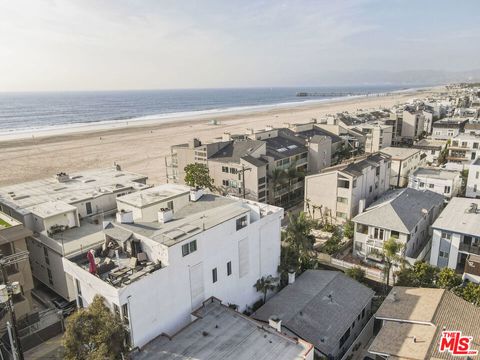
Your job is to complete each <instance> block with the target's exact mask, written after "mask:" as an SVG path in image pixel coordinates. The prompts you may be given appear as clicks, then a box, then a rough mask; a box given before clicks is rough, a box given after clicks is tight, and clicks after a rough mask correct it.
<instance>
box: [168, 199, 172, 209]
mask: <svg viewBox="0 0 480 360" xmlns="http://www.w3.org/2000/svg"><path fill="white" fill-rule="evenodd" d="M167 208H169V209H170V210H173V200H172V201H169V202H167Z"/></svg>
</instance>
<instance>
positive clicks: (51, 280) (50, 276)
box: [47, 269, 53, 285]
mask: <svg viewBox="0 0 480 360" xmlns="http://www.w3.org/2000/svg"><path fill="white" fill-rule="evenodd" d="M47 274H48V282H49V283H50V285H53V276H52V272H51V271H50V269H47Z"/></svg>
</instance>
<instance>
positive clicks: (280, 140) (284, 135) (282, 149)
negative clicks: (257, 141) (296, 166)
mask: <svg viewBox="0 0 480 360" xmlns="http://www.w3.org/2000/svg"><path fill="white" fill-rule="evenodd" d="M293 134H294V133H293V132H292V131H291V130H288V129H280V130H279V131H278V136H276V137H273V138H268V139H265V140H264V141H265V142H266V143H267V155H268V156H271V157H273V158H274V159H275V160H278V159H284V158H286V157H290V156H293V155H297V154H301V153H304V152H306V151H307V148H306V146H305V145H304V139H301V138H298V137H296V136H295V135H293Z"/></svg>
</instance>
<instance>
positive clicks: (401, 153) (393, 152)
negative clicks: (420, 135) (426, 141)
mask: <svg viewBox="0 0 480 360" xmlns="http://www.w3.org/2000/svg"><path fill="white" fill-rule="evenodd" d="M380 152H382V153H384V154H387V155H390V156H391V157H392V159H393V160H405V159H408V158H409V157H411V156H413V155H415V154H416V153H419V152H420V150H419V149H413V148H401V147H393V146H390V147H386V148H383V149H381V150H380Z"/></svg>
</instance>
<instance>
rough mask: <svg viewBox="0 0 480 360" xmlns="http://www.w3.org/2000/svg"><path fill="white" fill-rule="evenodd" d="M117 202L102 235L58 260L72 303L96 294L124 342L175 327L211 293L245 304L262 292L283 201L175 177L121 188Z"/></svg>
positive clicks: (276, 257)
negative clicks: (71, 286)
mask: <svg viewBox="0 0 480 360" xmlns="http://www.w3.org/2000/svg"><path fill="white" fill-rule="evenodd" d="M117 208H118V213H117V214H116V215H115V218H114V219H108V220H105V221H104V226H103V229H101V230H100V231H98V236H99V237H100V238H102V239H103V241H102V242H101V243H99V244H98V245H97V247H95V248H93V249H92V251H90V252H88V253H85V252H84V253H82V254H79V255H78V256H77V257H74V258H64V259H63V263H64V268H65V272H66V273H67V274H69V276H71V277H72V279H74V280H75V281H74V283H75V291H76V298H77V303H78V305H79V306H80V307H82V306H83V307H85V306H88V304H90V303H91V302H92V300H93V297H94V296H95V295H96V294H99V295H102V296H103V297H104V298H105V299H106V303H107V304H108V305H109V306H110V307H111V309H112V310H113V312H114V313H115V314H117V315H118V316H119V317H121V318H122V319H123V322H124V324H125V328H126V330H127V331H128V333H129V339H130V340H129V343H130V346H131V347H137V346H138V347H142V346H144V345H145V344H146V343H148V342H149V341H151V340H152V339H154V338H155V337H157V336H159V335H160V334H162V333H166V334H175V333H176V332H177V331H178V330H179V329H181V328H182V327H183V326H185V325H187V324H188V323H189V322H190V321H191V312H192V311H194V310H196V309H197V308H198V307H199V306H201V304H202V302H203V301H205V300H206V299H208V298H210V297H212V296H214V297H216V298H218V299H222V301H225V303H228V304H232V306H233V305H236V307H237V308H238V310H239V311H244V310H245V309H247V307H248V306H251V305H252V304H253V303H255V302H256V301H258V300H259V299H260V297H261V294H260V293H258V292H257V291H256V289H255V287H254V284H255V283H256V281H257V280H258V279H260V278H261V277H262V276H268V275H273V276H276V274H277V268H278V265H279V262H280V225H281V220H282V218H283V209H282V208H278V207H274V206H271V205H267V204H262V203H258V202H253V201H250V200H243V199H238V198H233V197H229V198H227V197H223V196H218V195H213V194H204V193H203V190H201V189H200V190H190V188H188V187H186V186H183V185H177V184H164V185H160V186H158V187H154V188H151V189H147V190H145V191H141V192H137V193H133V194H129V195H125V196H123V197H120V198H118V199H117ZM219 326H222V324H219Z"/></svg>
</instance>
